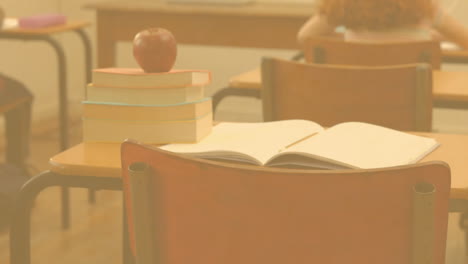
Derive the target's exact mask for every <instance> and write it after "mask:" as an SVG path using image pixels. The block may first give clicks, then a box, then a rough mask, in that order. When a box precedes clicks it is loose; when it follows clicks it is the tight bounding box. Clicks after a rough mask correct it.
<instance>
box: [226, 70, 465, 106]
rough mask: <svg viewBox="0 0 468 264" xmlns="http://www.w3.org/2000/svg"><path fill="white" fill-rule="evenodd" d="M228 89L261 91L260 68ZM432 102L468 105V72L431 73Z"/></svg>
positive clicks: (238, 77)
mask: <svg viewBox="0 0 468 264" xmlns="http://www.w3.org/2000/svg"><path fill="white" fill-rule="evenodd" d="M229 87H235V88H243V89H261V88H262V81H261V73H260V68H256V69H254V70H251V71H248V72H245V73H242V74H239V75H236V76H234V77H232V78H231V79H230V80H229ZM433 95H434V102H435V103H437V102H439V101H444V102H458V103H464V104H468V72H466V71H433Z"/></svg>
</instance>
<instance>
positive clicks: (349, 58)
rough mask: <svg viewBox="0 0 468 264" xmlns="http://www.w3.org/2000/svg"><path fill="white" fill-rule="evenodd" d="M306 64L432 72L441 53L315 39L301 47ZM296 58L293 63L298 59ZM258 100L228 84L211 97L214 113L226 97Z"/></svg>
mask: <svg viewBox="0 0 468 264" xmlns="http://www.w3.org/2000/svg"><path fill="white" fill-rule="evenodd" d="M302 50H303V53H304V57H305V60H306V62H309V63H320V64H325V63H326V64H340V65H366V66H384V65H396V64H408V63H417V62H425V63H429V64H431V65H432V69H440V64H441V56H442V55H441V50H440V44H439V42H436V41H409V42H394V43H352V42H344V41H343V39H342V38H339V37H317V38H314V39H311V40H309V41H308V42H307V43H306V44H305V45H304V46H303V47H302ZM300 58H301V56H298V55H296V56H295V57H294V58H293V59H292V60H299V59H300ZM233 95H234V96H248V97H256V98H261V90H258V89H245V88H243V87H236V86H235V85H230V86H229V87H226V88H223V89H221V90H219V91H218V92H216V93H215V94H214V95H213V113H215V112H216V108H217V106H218V105H219V103H220V102H221V100H223V99H224V98H225V97H227V96H233Z"/></svg>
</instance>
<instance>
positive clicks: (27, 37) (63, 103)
mask: <svg viewBox="0 0 468 264" xmlns="http://www.w3.org/2000/svg"><path fill="white" fill-rule="evenodd" d="M89 25H90V23H89V22H83V21H76V22H67V23H66V24H65V25H58V26H51V27H45V28H37V29H26V28H9V29H3V30H1V29H0V39H10V40H23V41H32V40H35V41H37V40H38V41H45V42H46V43H48V44H49V45H50V46H51V47H52V48H53V49H54V51H55V53H56V54H57V61H58V65H57V78H58V97H59V109H58V114H59V122H60V150H65V149H67V148H68V125H67V124H68V108H67V100H68V98H67V63H66V56H65V52H64V49H63V47H62V45H61V44H60V42H58V41H57V40H55V39H54V37H53V36H54V35H55V34H58V33H64V32H75V33H76V34H78V36H79V37H80V39H81V40H82V42H83V45H84V53H85V54H84V55H85V74H86V76H85V77H86V83H89V82H91V67H92V65H91V63H92V62H91V59H92V57H91V56H92V54H91V41H90V40H89V37H88V35H87V34H86V32H85V31H84V28H85V27H87V26H89ZM38 66H39V65H38Z"/></svg>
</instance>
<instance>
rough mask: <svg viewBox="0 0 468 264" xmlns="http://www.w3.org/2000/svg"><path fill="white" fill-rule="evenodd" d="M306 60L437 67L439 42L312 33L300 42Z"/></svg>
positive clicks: (313, 61)
mask: <svg viewBox="0 0 468 264" xmlns="http://www.w3.org/2000/svg"><path fill="white" fill-rule="evenodd" d="M302 49H303V51H304V57H305V60H306V61H307V62H309V63H326V64H344V65H367V66H384V65H395V64H408V63H417V62H422V63H429V64H431V66H432V68H433V69H440V64H441V50H440V43H439V42H437V41H434V40H421V41H407V42H390V43H358V42H345V41H343V39H342V38H334V37H316V38H312V39H310V40H308V41H307V43H306V44H304V46H303V48H302Z"/></svg>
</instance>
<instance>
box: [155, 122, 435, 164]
mask: <svg viewBox="0 0 468 264" xmlns="http://www.w3.org/2000/svg"><path fill="white" fill-rule="evenodd" d="M438 146H439V143H438V142H436V141H435V140H434V139H432V138H427V137H422V136H416V135H412V134H408V133H404V132H400V131H397V130H393V129H389V128H385V127H381V126H377V125H372V124H367V123H360V122H347V123H341V124H338V125H335V126H333V127H330V128H327V129H324V128H323V127H322V126H320V125H319V124H317V123H315V122H312V121H306V120H284V121H274V122H265V123H220V124H218V125H217V126H215V127H214V128H213V130H212V132H211V134H210V135H208V136H207V137H205V138H204V139H203V140H201V141H200V142H198V143H196V144H170V145H165V146H161V149H164V150H168V151H172V152H178V153H185V154H188V155H191V156H194V157H199V158H206V159H213V160H225V161H232V162H239V163H250V164H256V165H264V166H277V167H309V168H319V169H346V168H349V169H353V168H362V169H368V168H380V167H391V166H398V165H406V164H411V163H415V162H418V161H419V160H421V159H422V158H423V157H424V156H426V155H427V154H429V153H430V152H432V151H433V150H434V149H435V148H437V147H438Z"/></svg>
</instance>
